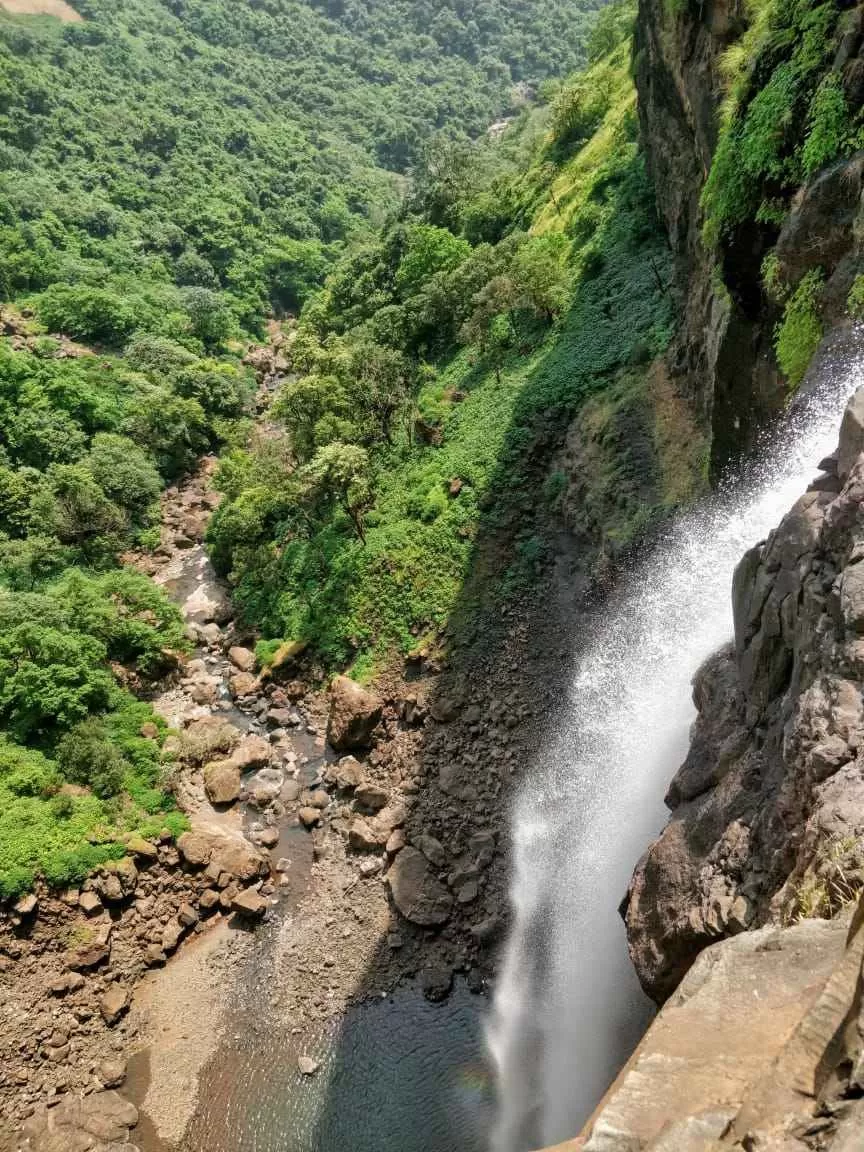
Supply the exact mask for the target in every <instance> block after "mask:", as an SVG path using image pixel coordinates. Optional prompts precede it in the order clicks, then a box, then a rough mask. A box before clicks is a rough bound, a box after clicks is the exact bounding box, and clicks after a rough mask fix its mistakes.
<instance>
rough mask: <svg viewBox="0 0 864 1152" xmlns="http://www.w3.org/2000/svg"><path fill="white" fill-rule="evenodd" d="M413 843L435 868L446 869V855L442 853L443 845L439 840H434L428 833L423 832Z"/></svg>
mask: <svg viewBox="0 0 864 1152" xmlns="http://www.w3.org/2000/svg"><path fill="white" fill-rule="evenodd" d="M414 843H415V844H416V846H417V847H418V848H419V849H420V851H421V852H422V853H423V855H424V856H425V857H426V859H427V860H428V861H429V863H430V864H434V865H435V867H436V868H446V867H447V853H446V852H445V851H444V845H443V844H442V843H441V841H440V840H436V839H435V837H434V836H430V835H429V833H428V832H423V833H421V835H419V836H418V837H417V839H416V840H415V841H414Z"/></svg>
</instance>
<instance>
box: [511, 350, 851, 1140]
mask: <svg viewBox="0 0 864 1152" xmlns="http://www.w3.org/2000/svg"><path fill="white" fill-rule="evenodd" d="M844 339H845V341H846V343H847V345H848V343H849V340H848V337H844ZM856 340H857V343H858V345H859V346H860V336H859V334H857V333H856V334H854V336H853V338H852V344H853V346H854V344H855V342H856ZM837 343H838V344H842V343H843V340H840V341H838V342H837ZM858 359H859V358H855V357H853V356H850V355H849V352H848V348H847V349H846V351H845V352H844V351H843V350H842V348H841V349H838V350H835V351H833V352H832V351H830V350H829V351H826V352H825V353H824V354H823V355H822V356H821V357H820V360H819V364H818V366H817V367H815V368H814V371H812V372H811V374H810V376H809V379H810V380H813V381H815V384H814V385H813V386H811V387H810V388H809V390H808V391H807V393H806V395H803V396H802V398H801V399H800V401H799V402H797V403H796V405H795V407H794V410H793V411H791V412H790V413H789V415H788V416H787V417H786V418H785V419H784V420H783V422H782V425H781V427H780V428H778V429H777V430H775V432H774V433H773V434H772V436H771V441H770V443H766V444H765V445H764V446H763V449H762V451H761V452H760V453H758V454H757V457H756V461H755V463H753V464H752V465H751V466H749V467H748V468H747V469H746V470H745V473H744V474H743V475H741V476H740V477H739V478H738V479H737V481H736V482H732V483H730V484H728V485H726V486H724V488H723V490H722V491H720V492H719V493H718V494H717V495H715V496H714V497H713V498H712V499H711V500H710V501H708V502H707V503H706V504H705V505H704V506H702V507H701V508H699V509H698V510H696V511H694V512H691V513H689V514H687V515H685V516H683V517H682V518H681V519H680V520H679V521H678V522H677V523H676V524H675V525H674V526H673V527H672V528H671V530H670V531H669V533H668V534H667V535H666V537H665V538H664V540H663V541H661V542H660V543H659V544H658V545H657V546H656V547H655V548H654V549H653V550H652V552H651V554H650V555H649V556H648V557H647V558H646V559H645V560H644V561H643V562H641V563H640V564H638V565H637V566H636V568H635V569H634V570H633V571H632V572H631V573H630V574H629V575H628V576H627V577H626V578H625V579H624V580H623V581H622V582H621V584H620V585H619V587H618V589H617V592H616V593H615V594H614V595H613V596H612V598H611V599H610V601H609V602H607V604H606V605H604V609H603V612H602V614H601V615H598V618H597V620H596V622H595V624H594V625H593V627H592V628H591V629H590V635H589V637H588V639H587V641H586V642H585V643H584V644H583V645H582V646H581V648H580V654H579V656H578V659H577V663H576V670H575V673H574V675H573V678H572V681H571V683H570V685H569V689H568V697H567V700H568V703H567V707H566V708H565V709H564V710H563V713H562V715H563V717H564V719H563V721H562V722H561V724H560V730H559V731H557V732H555V733H553V734H551V736H550V739H549V742H548V746H547V747H546V748H545V749H544V751H543V752H542V753H541V755H540V758H539V762H538V763H537V764H536V765H535V766H534V768H533V770H532V771H531V772H530V774H529V776H528V777H527V778H526V781H525V784H524V785H523V788H522V790H521V794H520V795H519V796H518V798H517V800H516V804H515V808H514V813H513V827H512V841H513V876H512V880H511V892H510V898H511V904H512V926H511V933H510V938H509V941H508V943H507V946H506V952H505V955H504V958H503V965H502V968H501V971H500V974H499V980H498V985H497V989H496V994H495V1002H494V1006H493V1011H492V1018H491V1021H490V1023H489V1028H488V1044H489V1049H490V1052H491V1055H492V1059H493V1061H494V1063H495V1066H496V1069H497V1077H498V1098H499V1099H498V1118H497V1123H496V1128H495V1132H494V1134H493V1139H492V1147H493V1149H494V1152H526V1150H527V1149H533V1148H537V1147H542V1146H545V1145H551V1144H555V1143H556V1142H559V1141H562V1140H565V1139H566V1138H568V1137H570V1136H573V1135H575V1134H576V1133H578V1131H579V1129H580V1127H581V1126H582V1124H583V1123H584V1122H585V1120H586V1119H587V1118H588V1116H589V1115H590V1113H591V1111H592V1109H593V1108H594V1106H595V1105H596V1104H597V1102H598V1101H599V1099H600V1097H601V1096H602V1094H603V1092H604V1091H605V1090H606V1088H607V1087H608V1085H609V1083H610V1082H611V1080H612V1078H613V1077H614V1076H615V1074H616V1072H617V1070H618V1068H619V1067H620V1065H621V1063H622V1062H623V1060H624V1059H626V1056H627V1055H628V1054H629V1052H630V1051H631V1050H632V1048H633V1046H634V1045H635V1043H636V1042H637V1041H638V1039H639V1037H640V1035H641V1033H642V1031H643V1030H644V1027H645V1025H646V1023H647V1021H648V1019H650V1011H649V1008H650V1006H649V1005H648V1002H647V1000H646V998H645V997H644V996H643V995H642V992H641V990H640V989H639V986H638V982H637V980H636V977H635V974H634V972H633V970H632V968H631V966H630V962H629V958H628V955H627V948H626V941H625V936H624V928H623V924H622V922H621V920H620V917H619V915H618V911H617V909H618V904H619V902H620V900H621V898H622V896H623V895H624V892H625V890H626V887H627V883H628V881H629V878H630V875H631V873H632V871H633V868H634V866H635V864H636V861H637V860H638V858H639V856H640V855H641V853H642V852H643V851H644V850H645V848H646V847H647V845H648V843H649V842H650V840H651V838H652V837H653V836H654V835H656V833H657V832H658V831H659V830H660V828H661V827H662V824H663V822H664V816H665V809H664V806H663V803H662V797H663V795H664V793H665V790H666V787H667V785H668V783H669V781H670V779H671V777H672V775H673V774H674V772H675V770H676V769H677V767H678V765H679V764H680V763H681V761H682V759H683V758H684V755H685V753H686V749H687V743H688V729H689V726H690V723H691V722H692V720H693V717H694V715H695V711H694V708H693V705H692V702H691V688H690V682H691V679H692V677H693V674H694V673H695V672H696V670H697V669H698V667H699V666H700V664H701V663H702V661H703V660H704V659H705V658H706V657H707V656H709V655H710V654H711V653H712V652H713V651H715V650H716V649H717V648H718V647H720V645H721V644H723V643H724V642H726V641H727V640H729V639H730V638H731V635H732V610H731V600H730V592H731V583H732V573H733V570H734V568H735V565H736V564H737V562H738V560H739V559H740V558H741V556H742V554H743V553H744V551H745V550H746V549H747V548H749V547H751V546H752V545H753V544H755V543H757V542H758V541H759V540H761V539H764V538H765V536H766V535H767V534H768V532H769V531H770V530H771V529H772V528H773V527H774V526H775V525H776V524H777V523H778V522H779V520H780V519H781V517H782V516H783V514H784V513H785V512H786V511H787V510H788V509H789V508H790V506H791V505H792V504H793V503H794V502H795V500H796V499H797V498H798V496H800V495H801V494H802V493H803V491H804V489H805V488H806V486H807V484H808V482H809V481H810V480H811V479H812V478H813V476H814V475H815V474H816V465H817V463H818V462H819V460H820V459H821V458H822V457H823V456H825V455H827V454H828V453H829V452H831V451H832V450H833V449H834V448H835V446H836V442H837V432H838V428H839V424H840V418H841V415H842V411H843V407H844V405H845V403H846V400H847V399H848V397H849V396H850V395H851V393H852V392H853V391H854V390H855V389H856V388H857V387H858V386H859V385H861V384H862V383H864V367H860V366H859V363H858Z"/></svg>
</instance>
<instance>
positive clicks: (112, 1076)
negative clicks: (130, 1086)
mask: <svg viewBox="0 0 864 1152" xmlns="http://www.w3.org/2000/svg"><path fill="white" fill-rule="evenodd" d="M98 1075H99V1079H100V1080H101V1081H102V1083H103V1084H104V1085H105V1087H106V1088H119V1087H120V1085H121V1084H122V1083H123V1081H124V1080H125V1079H126V1061H125V1060H124V1059H123V1058H122V1057H121V1056H109V1057H108V1058H107V1059H106V1060H103V1061H102V1063H101V1064H100V1065H99V1069H98Z"/></svg>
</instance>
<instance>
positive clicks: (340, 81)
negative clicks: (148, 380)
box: [0, 0, 599, 347]
mask: <svg viewBox="0 0 864 1152" xmlns="http://www.w3.org/2000/svg"><path fill="white" fill-rule="evenodd" d="M598 6H599V5H598V0H583V2H582V3H580V4H577V5H572V4H566V3H564V2H563V0H532V3H530V4H523V5H515V6H514V5H512V4H508V3H505V2H504V0H468V2H467V3H466V2H459V3H456V2H453V0H451V2H449V3H444V4H440V3H439V4H431V5H430V4H428V3H425V2H417V0H370V2H369V3H365V4H363V5H354V4H344V3H340V2H333V3H331V2H324V0H306V2H303V0H260V2H256V3H254V4H249V3H232V2H231V0H177V2H176V3H172V4H170V5H166V4H164V3H160V2H159V0H129V2H128V3H123V4H116V3H110V2H108V0H81V2H80V3H78V4H77V5H76V8H77V10H78V11H79V12H80V13H81V14H82V15H83V16H84V17H85V19H84V22H83V23H73V24H66V25H63V24H61V23H60V22H58V21H56V20H53V19H50V18H43V19H20V18H12V17H9V16H6V15H5V14H3V13H0V253H2V256H0V299H3V298H4V297H5V298H6V299H17V298H21V297H22V296H25V295H27V296H30V297H31V299H32V303H33V306H34V307H35V308H36V309H37V311H38V313H39V315H40V317H41V318H42V319H43V321H44V323H45V324H46V326H47V327H48V328H49V329H51V330H52V331H63V332H66V333H68V334H69V335H73V336H76V337H78V338H80V339H82V340H90V341H99V342H101V341H106V342H110V343H115V344H116V343H123V342H124V341H125V340H126V338H127V337H128V336H129V335H130V334H131V333H132V332H133V331H134V330H136V329H142V328H143V329H145V330H147V331H149V332H160V333H162V334H164V335H166V336H168V337H170V338H172V339H177V338H181V337H182V336H185V335H189V334H192V335H194V336H195V337H196V338H198V339H199V340H201V342H202V343H203V344H204V345H205V347H206V346H208V345H209V344H211V343H214V342H218V340H219V339H221V338H222V337H223V336H224V335H225V334H226V332H228V331H231V330H232V329H233V330H237V327H238V326H239V327H241V328H243V329H257V328H258V327H259V326H260V324H261V320H262V318H263V316H264V314H265V313H266V312H267V311H268V310H269V309H274V310H276V311H277V312H278V311H283V310H285V309H289V310H290V309H295V308H297V307H298V306H299V304H300V303H301V302H302V301H303V299H304V298H305V297H306V296H307V295H308V293H309V291H310V290H311V289H313V288H314V287H315V286H317V284H318V283H320V279H321V277H322V275H323V273H324V271H325V270H326V268H327V267H328V266H329V265H331V264H332V262H333V260H334V259H335V258H336V256H337V255H338V254H339V252H340V251H341V249H342V247H343V245H344V242H345V241H346V240H347V239H349V238H351V237H355V238H356V236H357V234H358V233H361V234H362V233H363V232H364V231H367V232H368V231H369V229H370V227H374V225H376V224H377V223H378V222H380V221H381V220H382V219H383V217H384V215H385V213H386V212H387V211H388V210H389V209H391V208H393V207H395V205H396V204H397V202H398V194H399V189H400V184H401V181H400V179H399V178H398V177H397V175H396V174H400V173H404V172H405V171H406V170H407V169H408V168H409V167H410V166H411V165H412V164H414V163H415V162H416V161H417V160H418V158H419V157H420V155H421V154H422V152H423V148H424V146H425V142H426V140H427V139H428V138H429V137H430V135H431V134H432V133H433V132H434V131H436V130H437V129H442V128H446V129H447V131H448V132H450V133H453V134H456V135H458V134H459V133H468V134H472V135H476V134H478V133H482V132H483V131H484V130H485V129H486V127H487V125H488V124H489V123H490V122H491V121H492V120H494V119H495V117H496V116H497V115H499V114H500V113H501V112H503V111H505V110H507V109H508V108H509V107H510V106H515V104H517V103H518V101H519V99H520V96H519V93H518V92H516V91H514V85H517V84H523V83H528V84H536V83H537V82H539V81H541V80H543V78H544V77H547V76H550V75H555V74H558V73H561V72H563V71H567V70H569V69H572V68H574V67H575V66H577V65H578V64H579V63H580V62H581V61H582V59H583V56H584V42H585V38H586V32H587V26H588V20H589V17H590V15H591V14H592V13H593V11H594V9H595V8H596V7H598Z"/></svg>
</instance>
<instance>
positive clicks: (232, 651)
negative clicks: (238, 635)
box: [228, 644, 255, 672]
mask: <svg viewBox="0 0 864 1152" xmlns="http://www.w3.org/2000/svg"><path fill="white" fill-rule="evenodd" d="M228 659H229V660H230V661H231V663H232V664H233V665H234V667H235V668H239V669H240V671H241V672H252V671H254V668H255V653H254V652H253V651H252V650H251V649H250V648H241V647H240V645H238V644H235V645H233V647H231V648H229V649H228Z"/></svg>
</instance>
